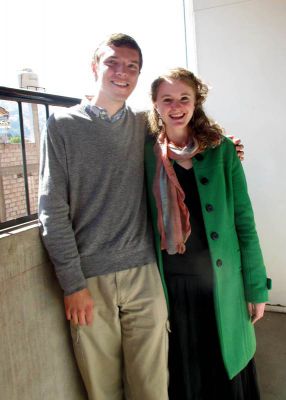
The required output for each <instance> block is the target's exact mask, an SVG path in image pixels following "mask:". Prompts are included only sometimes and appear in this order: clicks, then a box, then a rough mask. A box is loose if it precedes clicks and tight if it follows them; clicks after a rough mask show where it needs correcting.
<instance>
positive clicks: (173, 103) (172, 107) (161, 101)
mask: <svg viewBox="0 0 286 400" xmlns="http://www.w3.org/2000/svg"><path fill="white" fill-rule="evenodd" d="M195 100H196V95H195V91H194V89H193V88H192V87H190V86H189V85H188V84H187V83H185V82H182V81H179V80H174V79H169V80H167V81H163V82H162V83H161V85H160V86H159V89H158V95H157V99H156V102H155V103H154V106H155V108H156V109H157V111H158V113H159V114H160V116H161V118H162V120H163V122H164V124H165V127H166V131H167V133H168V130H171V131H172V130H175V129H176V130H179V129H182V128H186V127H187V125H188V123H189V121H190V119H191V118H192V116H193V113H194V110H195Z"/></svg>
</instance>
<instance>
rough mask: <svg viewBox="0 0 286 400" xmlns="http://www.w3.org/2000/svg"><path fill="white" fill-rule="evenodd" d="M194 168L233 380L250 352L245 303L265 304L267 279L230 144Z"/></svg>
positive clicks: (151, 162)
mask: <svg viewBox="0 0 286 400" xmlns="http://www.w3.org/2000/svg"><path fill="white" fill-rule="evenodd" d="M153 145H154V139H153V138H151V139H150V140H147V142H146V146H145V169H146V178H147V190H148V198H149V204H150V208H151V214H152V220H153V227H154V232H155V244H156V252H157V258H158V266H159V270H160V273H161V277H162V281H163V286H164V290H165V295H166V298H167V300H168V294H167V290H166V285H165V280H164V272H163V263H162V255H161V250H160V236H159V233H158V229H157V210H156V203H155V198H154V196H153V192H152V185H153V180H154V176H155V171H156V159H155V156H154V151H153ZM193 168H194V174H195V178H196V183H197V186H198V191H199V196H200V201H201V207H202V213H203V219H204V224H205V229H206V234H207V239H208V244H209V250H210V254H211V260H212V266H213V270H214V303H215V313H216V321H217V328H218V333H219V338H220V344H221V351H222V356H223V359H224V363H225V367H226V370H227V372H228V376H229V378H230V379H232V378H233V377H234V376H235V375H236V374H237V373H238V372H239V371H241V370H242V369H243V368H244V367H245V366H246V365H247V363H248V362H249V360H250V359H251V358H252V357H253V355H254V353H255V347H256V342H255V334H254V328H253V325H252V324H251V321H250V317H249V314H248V311H247V304H246V302H252V303H262V302H266V301H267V300H268V288H270V285H271V281H270V280H269V279H267V278H266V271H265V266H264V263H263V258H262V254H261V250H260V246H259V240H258V237H257V233H256V229H255V222H254V217H253V211H252V207H251V203H250V199H249V196H248V193H247V186H246V181H245V176H244V172H243V169H242V166H241V162H240V160H239V159H238V157H237V154H236V150H235V147H234V145H233V143H232V142H231V141H230V140H229V139H225V140H223V142H222V144H221V145H220V146H218V147H216V148H214V149H211V148H209V149H207V150H205V151H204V152H203V153H201V154H198V155H197V156H196V157H195V158H193ZM202 317H203V318H207V316H202Z"/></svg>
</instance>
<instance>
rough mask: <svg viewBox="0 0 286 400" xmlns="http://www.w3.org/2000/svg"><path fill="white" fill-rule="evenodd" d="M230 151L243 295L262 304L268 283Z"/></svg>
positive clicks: (242, 184) (241, 178) (242, 178)
mask: <svg viewBox="0 0 286 400" xmlns="http://www.w3.org/2000/svg"><path fill="white" fill-rule="evenodd" d="M232 148H233V154H232V161H233V163H232V166H233V170H232V171H233V172H232V181H233V196H234V215H235V226H236V231H237V235H238V240H239V246H240V252H241V266H242V273H243V280H244V288H245V295H246V300H247V301H248V302H251V303H262V302H266V301H267V300H268V286H269V281H270V280H268V279H267V277H266V269H265V265H264V261H263V256H262V252H261V249H260V244H259V239H258V235H257V232H256V227H255V221H254V215H253V209H252V205H251V201H250V198H249V195H248V191H247V183H246V179H245V175H244V171H243V168H242V165H241V162H240V160H239V158H238V157H237V155H236V151H235V149H234V146H232Z"/></svg>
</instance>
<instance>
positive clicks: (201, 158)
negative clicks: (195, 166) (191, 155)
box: [195, 153, 204, 161]
mask: <svg viewBox="0 0 286 400" xmlns="http://www.w3.org/2000/svg"><path fill="white" fill-rule="evenodd" d="M195 158H196V159H197V160H198V161H202V160H203V159H204V156H203V155H202V154H200V153H199V154H197V155H196V156H195Z"/></svg>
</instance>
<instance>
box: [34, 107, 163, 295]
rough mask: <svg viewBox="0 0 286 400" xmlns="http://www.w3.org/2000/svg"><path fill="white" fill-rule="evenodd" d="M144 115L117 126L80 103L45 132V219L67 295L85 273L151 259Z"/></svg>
mask: <svg viewBox="0 0 286 400" xmlns="http://www.w3.org/2000/svg"><path fill="white" fill-rule="evenodd" d="M145 136H146V124H145V120H144V114H143V113H137V114H136V113H134V112H133V111H132V110H131V109H130V108H127V112H126V113H125V116H124V117H123V118H121V119H119V120H118V121H116V122H114V123H112V124H111V123H110V122H108V121H104V120H101V119H99V118H97V117H96V116H94V115H93V114H92V113H91V112H90V111H88V109H87V108H86V107H85V106H83V105H81V106H76V107H73V108H71V109H68V110H65V111H62V112H61V113H57V114H54V115H52V116H51V117H50V118H49V120H48V123H47V129H46V130H45V132H43V134H42V140H41V161H40V184H39V220H40V226H41V232H42V236H43V240H44V244H45V246H46V248H47V250H48V253H49V256H50V258H51V261H52V262H53V264H54V266H55V270H56V274H57V277H58V279H59V282H60V285H61V286H62V288H63V290H64V292H65V294H66V295H68V294H71V293H73V292H75V291H77V290H80V289H83V288H84V287H86V278H89V277H92V276H97V275H102V274H107V273H110V272H115V271H120V270H124V269H129V268H133V267H137V266H140V265H144V264H147V263H149V262H153V261H154V260H155V255H154V251H153V240H152V234H151V230H150V226H149V224H148V221H147V211H146V198H145V197H146V195H145V189H144V164H143V159H144V151H143V150H144V140H145Z"/></svg>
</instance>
